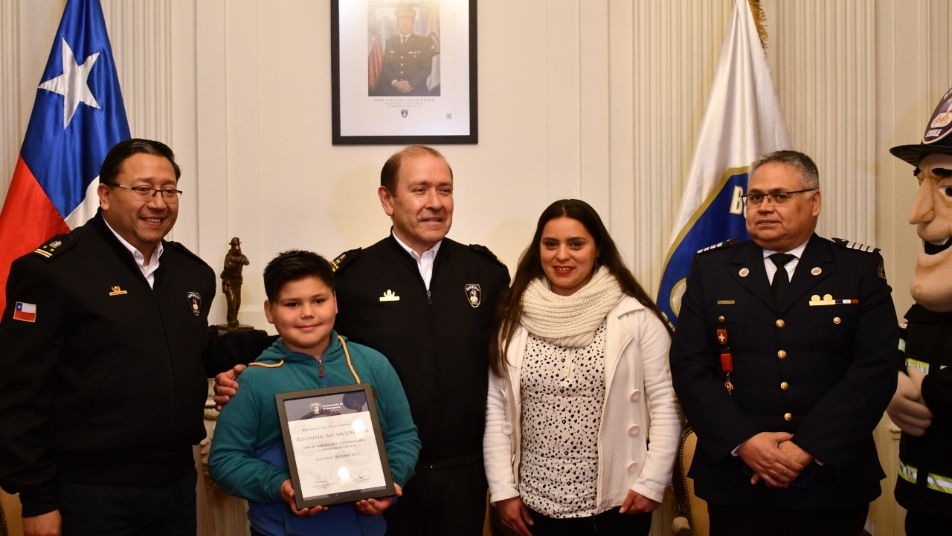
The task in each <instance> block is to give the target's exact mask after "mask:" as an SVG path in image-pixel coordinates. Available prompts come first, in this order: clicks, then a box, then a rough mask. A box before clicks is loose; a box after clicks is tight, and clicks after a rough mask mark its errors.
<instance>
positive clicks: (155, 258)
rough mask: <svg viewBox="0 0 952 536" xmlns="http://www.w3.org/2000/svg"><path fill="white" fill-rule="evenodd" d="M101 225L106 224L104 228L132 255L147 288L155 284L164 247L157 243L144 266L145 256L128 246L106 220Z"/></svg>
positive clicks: (133, 247)
mask: <svg viewBox="0 0 952 536" xmlns="http://www.w3.org/2000/svg"><path fill="white" fill-rule="evenodd" d="M102 221H103V223H105V224H106V228H107V229H109V231H111V232H112V234H113V235H115V237H116V238H117V239H119V243H120V244H122V245H123V247H125V248H126V249H128V250H129V253H132V258H133V259H135V261H136V266H138V267H139V271H140V272H142V275H143V276H145V279H146V281H148V282H149V286H150V287H151V286H153V285H154V284H155V271H156V270H158V269H159V257H161V256H162V253H164V252H165V246H164V245H163V244H162V242H161V241H159V245H157V246H155V249H153V250H152V257H151V258H150V259H149V264H145V255H143V254H142V252H141V251H139V250H138V249H137V248H136V247H135V246H133V245H132V244H130V243H129V242H128V241H127V240H126V239H125V238H123V237H122V235H120V234H119V233H117V232H116V230H115V229H113V228H112V226H110V225H109V222H108V221H106V218H103V219H102Z"/></svg>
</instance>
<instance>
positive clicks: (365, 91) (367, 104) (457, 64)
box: [331, 0, 478, 145]
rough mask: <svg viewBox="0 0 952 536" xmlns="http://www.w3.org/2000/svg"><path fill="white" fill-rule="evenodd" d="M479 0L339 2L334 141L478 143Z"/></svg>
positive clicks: (335, 6) (334, 5)
mask: <svg viewBox="0 0 952 536" xmlns="http://www.w3.org/2000/svg"><path fill="white" fill-rule="evenodd" d="M476 74H477V69H476V0H452V1H450V0H332V1H331V100H332V102H331V106H332V112H333V113H332V120H331V121H332V125H331V128H332V142H333V144H334V145H410V144H416V143H423V144H451V143H455V144H461V143H477V142H478V131H477V98H476V88H477V80H476Z"/></svg>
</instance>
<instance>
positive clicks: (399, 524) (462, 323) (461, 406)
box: [334, 235, 509, 536]
mask: <svg viewBox="0 0 952 536" xmlns="http://www.w3.org/2000/svg"><path fill="white" fill-rule="evenodd" d="M334 263H335V265H336V272H335V275H334V282H335V287H336V289H335V290H336V292H337V304H338V309H339V313H338V315H337V323H336V326H337V328H338V330H339V332H340V333H342V334H344V335H346V336H347V337H348V338H350V339H351V340H353V341H354V342H357V343H360V344H364V345H367V346H370V347H371V348H374V349H376V350H378V351H379V352H381V353H382V354H383V355H385V356H386V357H387V358H388V359H389V360H390V362H391V363H392V364H393V368H394V369H395V370H396V371H397V374H398V375H399V376H400V381H401V382H402V383H403V387H404V389H405V390H406V393H407V399H408V401H409V403H410V411H411V413H412V414H413V421H414V423H415V424H416V425H417V427H418V429H419V434H420V441H421V442H422V443H423V448H422V450H421V451H420V461H419V462H418V463H417V466H416V475H415V476H414V477H413V478H412V479H411V480H410V481H409V483H408V484H407V486H406V487H405V488H404V496H403V497H402V498H401V499H399V500H398V501H397V502H396V503H395V504H394V505H393V506H391V507H390V508H389V509H388V510H387V511H386V512H385V514H384V515H385V516H386V517H387V524H388V532H389V534H391V535H404V534H406V535H410V534H412V535H414V536H419V535H424V536H425V535H433V536H443V535H449V534H452V535H454V536H455V535H466V534H472V535H479V534H482V527H483V520H484V517H485V513H486V490H487V485H486V476H485V473H484V470H483V463H482V441H483V428H484V424H485V419H486V390H487V386H488V373H489V367H488V359H487V355H488V349H489V336H490V330H491V324H492V318H493V313H494V312H495V306H496V301H497V299H498V297H499V295H500V294H501V293H502V292H503V291H504V290H505V289H506V288H508V286H509V271H508V270H507V269H506V267H505V266H504V265H503V264H502V263H500V262H499V261H498V260H497V259H496V258H495V256H494V255H493V254H492V253H491V252H489V250H487V249H486V248H484V247H482V246H465V245H462V244H459V243H457V242H454V241H452V240H450V239H448V238H446V239H443V241H442V243H441V244H440V249H439V251H438V253H437V255H436V259H435V260H434V264H433V275H432V278H431V280H430V287H429V289H427V287H426V285H425V283H424V281H423V278H422V277H421V276H420V271H419V268H418V267H417V264H416V261H415V260H414V259H413V258H412V257H411V256H410V254H409V253H407V252H406V250H404V249H403V248H402V247H401V246H400V244H399V243H398V242H397V241H396V239H394V238H393V236H392V235H391V236H389V237H387V238H385V239H384V240H381V241H380V242H378V243H376V244H374V245H373V246H370V247H369V248H367V249H364V250H353V251H348V252H346V253H344V254H343V255H341V256H340V257H338V258H337V259H336V260H335V261H334Z"/></svg>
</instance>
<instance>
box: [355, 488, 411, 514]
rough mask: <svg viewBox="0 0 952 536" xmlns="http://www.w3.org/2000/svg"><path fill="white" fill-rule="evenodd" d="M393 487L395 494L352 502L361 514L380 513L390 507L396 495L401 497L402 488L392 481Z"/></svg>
mask: <svg viewBox="0 0 952 536" xmlns="http://www.w3.org/2000/svg"><path fill="white" fill-rule="evenodd" d="M393 487H394V489H395V490H396V491H397V493H396V495H394V496H392V497H384V498H382V499H364V500H362V501H357V502H355V503H354V508H356V509H357V511H358V512H360V513H361V514H364V515H368V516H375V515H379V514H382V513H383V511H384V510H386V509H387V508H390V505H391V504H393V501H394V500H396V498H397V497H403V488H401V487H400V484H397V483H396V482H394V483H393Z"/></svg>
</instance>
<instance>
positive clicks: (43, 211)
mask: <svg viewBox="0 0 952 536" xmlns="http://www.w3.org/2000/svg"><path fill="white" fill-rule="evenodd" d="M130 137H131V136H130V134H129V123H128V122H127V121H126V111H125V106H124V104H123V102H122V93H121V92H120V91H119V79H118V77H117V76H116V64H115V61H114V60H113V56H112V47H111V46H110V45H109V36H108V35H107V34H106V21H105V19H104V18H103V14H102V6H101V5H100V4H99V0H68V1H67V2H66V9H65V10H64V11H63V19H62V20H61V21H60V25H59V29H58V30H57V31H56V37H55V38H54V39H53V48H52V50H51V51H50V59H49V61H48V62H47V64H46V70H45V71H44V72H43V77H42V79H41V80H40V85H39V86H38V87H37V90H36V100H35V102H34V104H33V115H32V116H31V117H30V123H29V125H28V126H27V129H26V136H25V138H24V140H23V147H22V148H21V149H20V158H19V159H18V160H17V164H16V169H14V171H13V180H12V181H11V182H10V189H9V190H8V191H7V197H6V199H5V200H4V202H3V210H2V211H0V310H3V309H4V307H5V304H6V299H5V298H4V296H5V292H3V290H4V289H5V288H6V284H7V277H8V276H9V273H10V264H11V263H12V262H13V261H14V260H15V259H16V258H17V257H20V256H22V255H24V254H26V253H29V252H30V251H32V250H33V249H34V248H36V247H37V246H39V245H41V244H42V243H43V241H45V240H47V239H49V238H50V237H52V236H54V235H57V234H62V233H66V232H68V231H69V230H70V229H72V228H75V227H77V226H79V225H82V224H83V223H84V222H85V221H86V220H88V219H89V218H91V217H92V216H93V215H95V214H96V209H97V208H98V207H99V198H98V197H97V195H96V187H97V186H98V185H99V166H101V165H102V161H103V159H104V158H105V157H106V153H107V152H109V149H110V148H112V146H113V145H115V144H116V143H118V142H120V141H122V140H125V139H128V138H130ZM11 298H12V297H11Z"/></svg>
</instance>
